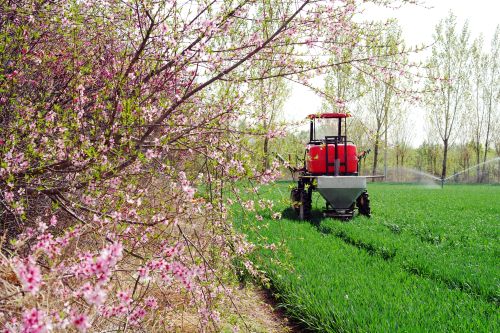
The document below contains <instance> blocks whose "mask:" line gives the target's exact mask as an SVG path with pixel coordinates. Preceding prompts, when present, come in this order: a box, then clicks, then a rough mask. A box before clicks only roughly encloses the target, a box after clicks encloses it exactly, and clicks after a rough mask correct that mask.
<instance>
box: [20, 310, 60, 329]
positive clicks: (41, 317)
mask: <svg viewBox="0 0 500 333" xmlns="http://www.w3.org/2000/svg"><path fill="white" fill-rule="evenodd" d="M51 328H52V325H51V324H50V322H49V321H48V320H47V318H46V315H45V313H44V312H43V311H41V310H38V309H36V308H33V309H31V310H27V311H25V312H24V313H23V329H22V331H21V332H22V333H45V332H48V331H49V330H51Z"/></svg>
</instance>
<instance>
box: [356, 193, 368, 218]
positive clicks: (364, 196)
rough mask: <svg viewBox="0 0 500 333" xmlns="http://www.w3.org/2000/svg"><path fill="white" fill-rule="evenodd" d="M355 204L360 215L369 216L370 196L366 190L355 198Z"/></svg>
mask: <svg viewBox="0 0 500 333" xmlns="http://www.w3.org/2000/svg"><path fill="white" fill-rule="evenodd" d="M356 206H358V211H359V213H360V214H361V215H364V216H367V217H371V209H370V198H369V197H368V192H367V191H364V192H363V193H361V195H360V196H359V197H358V199H357V200H356Z"/></svg>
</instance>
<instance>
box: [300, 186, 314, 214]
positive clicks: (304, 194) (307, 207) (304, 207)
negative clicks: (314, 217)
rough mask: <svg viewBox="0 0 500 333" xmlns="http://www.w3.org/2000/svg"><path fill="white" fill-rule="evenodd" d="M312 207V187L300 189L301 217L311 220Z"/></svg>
mask: <svg viewBox="0 0 500 333" xmlns="http://www.w3.org/2000/svg"><path fill="white" fill-rule="evenodd" d="M311 209H312V189H311V188H309V189H307V190H302V191H300V207H299V219H300V220H302V221H303V220H309V218H310V217H311Z"/></svg>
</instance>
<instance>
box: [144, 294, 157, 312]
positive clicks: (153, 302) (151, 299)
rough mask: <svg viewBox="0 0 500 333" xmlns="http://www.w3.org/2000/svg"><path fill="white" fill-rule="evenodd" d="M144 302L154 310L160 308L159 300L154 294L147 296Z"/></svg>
mask: <svg viewBox="0 0 500 333" xmlns="http://www.w3.org/2000/svg"><path fill="white" fill-rule="evenodd" d="M144 304H145V305H146V306H147V307H150V308H151V309H153V310H154V309H156V308H158V302H157V301H156V298H154V297H153V296H149V297H148V298H146V300H145V301H144Z"/></svg>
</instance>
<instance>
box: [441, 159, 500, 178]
mask: <svg viewBox="0 0 500 333" xmlns="http://www.w3.org/2000/svg"><path fill="white" fill-rule="evenodd" d="M497 161H500V157H495V158H492V159H491V160H487V161H485V162H482V163H479V164H476V165H473V166H471V167H469V168H467V169H464V170H462V171H459V172H456V173H454V174H453V175H451V176H448V177H446V178H445V179H444V181H447V180H448V179H451V178H454V177H457V176H459V175H461V174H463V173H465V172H467V171H469V170H474V169H477V167H480V166H482V165H487V164H490V163H493V162H497Z"/></svg>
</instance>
